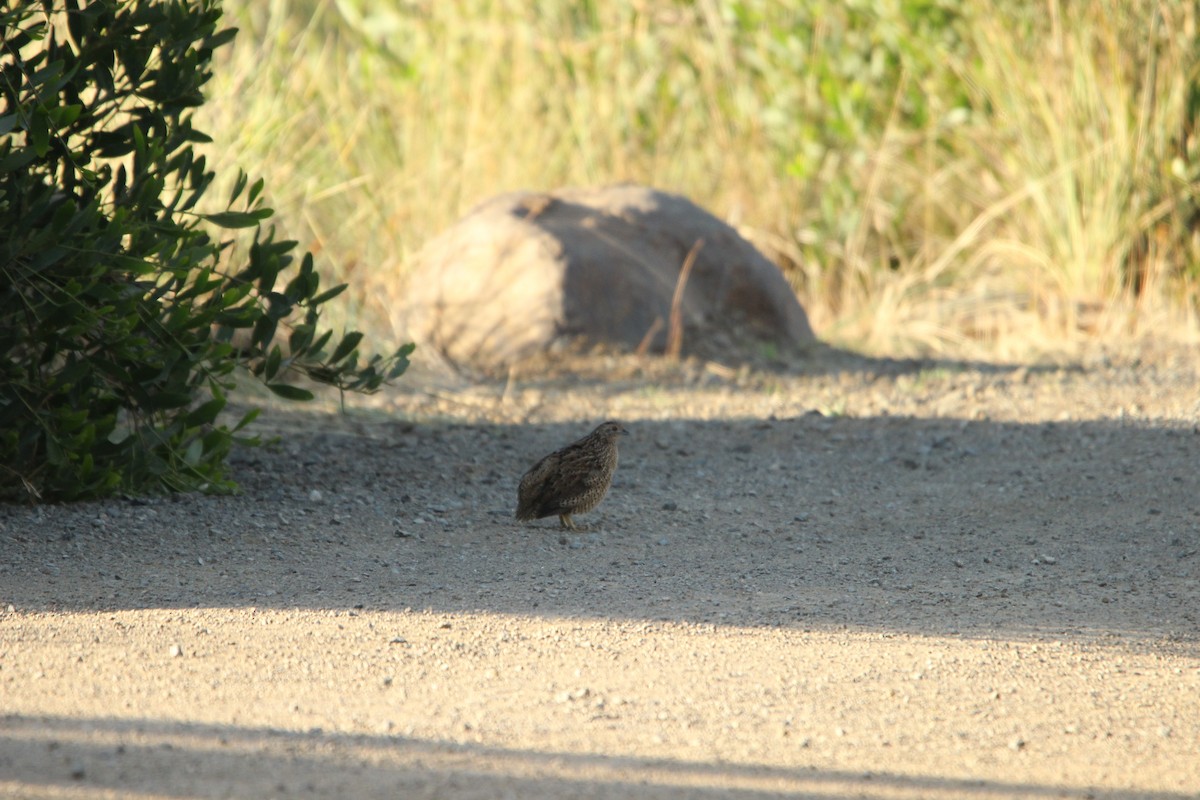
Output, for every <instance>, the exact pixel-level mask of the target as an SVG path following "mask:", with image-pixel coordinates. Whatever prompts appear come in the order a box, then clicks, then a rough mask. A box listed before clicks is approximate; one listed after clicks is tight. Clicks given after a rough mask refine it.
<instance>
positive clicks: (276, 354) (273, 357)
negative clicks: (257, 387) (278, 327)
mask: <svg viewBox="0 0 1200 800" xmlns="http://www.w3.org/2000/svg"><path fill="white" fill-rule="evenodd" d="M282 360H283V351H282V350H280V349H279V345H275V346H274V347H272V348H271V352H270V353H269V354H267V365H266V368H265V370H264V373H263V377H264V378H266V379H267V380H272V379H273V378H274V377H275V376H276V375H277V374H278V373H279V363H280V362H281V361H282Z"/></svg>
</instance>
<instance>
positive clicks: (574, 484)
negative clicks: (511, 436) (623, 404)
mask: <svg viewBox="0 0 1200 800" xmlns="http://www.w3.org/2000/svg"><path fill="white" fill-rule="evenodd" d="M628 435H629V431H627V430H625V429H624V428H623V427H621V425H620V423H617V422H611V421H610V422H605V423H603V424H602V425H600V426H598V427H597V428H596V430H594V431H592V432H591V433H589V434H588V435H587V436H585V437H583V438H582V439H580V440H579V441H577V442H574V443H572V444H569V445H567V446H566V447H564V448H562V449H561V450H555V451H554V452H553V453H551V454H550V455H548V456H546V457H545V458H543V459H542V460H541V461H539V462H537V463H536V464H534V465H533V466H532V467H530V469H529V471H528V472H526V473H525V476H524V477H522V478H521V486H520V488H519V489H518V490H517V519H519V520H522V521H524V520H530V519H541V518H543V517H549V516H551V515H552V514H557V515H558V521H559V523H561V525H562V527H564V528H569V529H571V530H574V529H575V523H574V522H573V521H572V520H571V515H572V514H582V513H584V512H586V511H591V510H592V509H593V508H595V507H596V506H598V505H599V504H600V501H601V500H603V499H604V495H605V493H607V492H608V487H609V486H610V485H611V484H612V478H613V473H614V472H616V469H617V437H618V436H628Z"/></svg>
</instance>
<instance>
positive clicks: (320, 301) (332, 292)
mask: <svg viewBox="0 0 1200 800" xmlns="http://www.w3.org/2000/svg"><path fill="white" fill-rule="evenodd" d="M349 288H350V284H348V283H343V284H340V285H338V286H335V287H333V288H332V289H329V290H328V291H324V292H321V293H320V294H319V295H317V296H316V297H314V298H313V299H312V300H309V301H308V302H309V303H310V304H312V305H314V306H320V305H324V304H325V303H328V302H329V301H330V300H332V299H333V298H335V297H337V296H338V295H339V294H341V293H342V292H344V291H346V290H347V289H349Z"/></svg>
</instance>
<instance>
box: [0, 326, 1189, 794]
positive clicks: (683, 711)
mask: <svg viewBox="0 0 1200 800" xmlns="http://www.w3.org/2000/svg"><path fill="white" fill-rule="evenodd" d="M1198 367H1200V361H1198V360H1197V358H1196V356H1195V354H1193V353H1191V352H1187V351H1182V350H1165V351H1162V352H1156V353H1153V354H1142V355H1141V357H1140V359H1139V358H1138V355H1137V354H1133V353H1127V354H1122V355H1120V356H1115V357H1104V356H1097V357H1095V358H1091V359H1088V360H1085V361H1084V362H1083V363H1081V364H1078V365H1072V366H1069V367H1064V368H1057V367H1044V368H1039V367H1029V366H1019V365H1017V366H1005V365H988V364H961V363H933V362H893V361H872V360H868V359H861V358H856V357H852V356H847V355H845V354H837V353H825V354H820V355H818V356H816V357H814V358H812V359H810V360H808V361H806V362H803V363H798V364H794V365H791V366H790V368H789V369H784V370H772V369H735V368H729V367H726V366H723V365H719V364H712V363H703V362H685V363H684V364H682V365H678V366H670V365H663V364H657V363H653V362H645V361H639V360H637V359H622V358H615V359H614V358H606V357H602V356H600V357H595V358H594V359H592V360H591V361H590V362H589V363H588V365H586V367H585V368H584V369H583V371H582V376H581V377H570V376H566V375H563V374H560V373H558V372H556V371H555V370H553V369H552V368H550V366H549V365H539V366H537V367H536V368H535V367H533V366H529V367H526V368H525V369H524V370H518V371H515V372H514V373H513V374H512V375H511V376H508V377H507V378H506V379H504V380H499V381H482V382H478V383H469V382H467V381H465V380H463V379H458V378H453V377H450V376H447V375H445V374H442V373H429V374H420V373H416V374H414V375H413V376H411V380H409V381H408V382H406V384H405V386H403V387H402V389H403V390H404V391H403V393H397V394H395V395H391V396H387V397H377V398H375V399H373V400H372V401H371V403H370V405H369V406H366V407H363V408H360V409H359V410H356V411H353V412H352V413H351V414H350V415H348V416H331V415H326V414H297V413H294V412H291V413H283V412H278V413H275V414H273V415H272V418H271V423H270V424H272V425H273V426H275V429H276V430H277V431H279V432H280V433H281V434H282V435H283V436H284V438H283V439H282V441H281V442H280V443H279V444H277V445H274V446H271V447H268V448H265V449H261V450H255V451H248V452H243V453H239V454H238V455H237V456H236V459H235V461H236V466H237V473H238V477H239V479H240V481H241V482H242V485H243V489H244V492H243V494H242V495H241V496H238V497H232V498H217V497H203V496H187V497H181V498H176V499H150V500H145V499H137V500H125V501H114V502H108V503H99V504H86V505H76V506H66V507H59V506H49V507H40V508H33V509H27V508H2V509H0V549H2V552H3V556H2V558H0V702H2V703H3V716H2V717H0V794H5V795H6V796H7V795H12V796H28V797H88V798H92V797H108V796H112V797H117V796H121V797H124V796H129V795H131V794H134V795H136V796H139V797H170V798H174V797H227V796H245V797H262V796H280V797H291V796H300V797H398V796H403V797H456V798H457V797H498V796H500V797H503V796H511V797H522V798H524V797H668V798H676V797H678V798H683V797H718V796H719V797H741V798H757V797H769V796H778V795H793V796H805V797H830V798H832V797H868V798H892V797H904V798H907V797H946V798H951V797H954V798H958V797H981V798H982V797H988V798H990V797H1060V796H1065V797H1094V796H1122V797H1124V796H1142V797H1156V798H1184V797H1191V796H1195V795H1196V794H1197V793H1200V756H1198V753H1200V611H1198V609H1200V603H1198V601H1200V582H1198V580H1197V578H1198V575H1200V570H1198V567H1197V564H1198V563H1200V554H1198V552H1200V492H1198V491H1197V490H1198V489H1200V478H1198V477H1197V469H1196V467H1197V464H1198V462H1200V434H1198V433H1197V427H1196V425H1197V422H1198V421H1200V391H1198V389H1200V374H1198ZM607 417H618V418H620V419H622V420H624V421H626V422H627V423H628V424H629V426H630V429H631V431H632V433H633V435H632V436H631V437H629V440H628V442H627V443H626V442H622V466H621V468H620V469H619V471H618V474H617V479H616V481H615V483H614V486H613V490H612V494H611V496H610V497H609V499H608V500H607V501H606V502H605V503H604V504H602V505H601V507H600V508H599V509H598V510H597V511H596V512H593V513H592V514H589V515H586V516H583V517H580V518H579V519H578V520H577V521H579V522H583V523H586V524H587V525H588V529H587V530H584V531H582V532H580V533H577V534H570V535H567V536H563V535H561V534H560V533H559V531H558V530H557V529H556V528H555V525H554V523H552V522H551V521H543V522H541V523H537V524H535V525H532V526H522V525H519V524H517V523H515V522H514V521H513V520H512V519H511V514H512V507H513V505H514V503H515V497H514V493H515V485H516V482H517V480H518V478H519V476H520V474H521V472H522V471H523V470H524V469H525V468H526V467H527V466H529V464H531V463H532V462H533V461H534V460H535V459H536V458H537V457H538V456H540V455H542V454H544V453H545V452H546V451H548V450H550V449H553V448H554V447H557V446H559V445H561V444H563V443H565V442H567V441H569V440H571V439H573V438H577V437H578V436H580V435H582V434H583V433H585V432H587V430H589V429H590V427H591V426H592V425H593V424H594V423H595V422H597V421H599V420H601V419H603V418H607Z"/></svg>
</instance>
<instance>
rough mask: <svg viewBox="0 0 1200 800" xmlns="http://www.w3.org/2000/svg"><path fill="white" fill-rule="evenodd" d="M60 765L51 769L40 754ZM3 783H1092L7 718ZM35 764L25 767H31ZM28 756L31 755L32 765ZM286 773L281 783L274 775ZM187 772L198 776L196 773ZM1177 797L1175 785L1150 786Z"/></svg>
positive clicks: (403, 791) (512, 792) (1061, 789)
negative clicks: (163, 778) (164, 780)
mask: <svg viewBox="0 0 1200 800" xmlns="http://www.w3.org/2000/svg"><path fill="white" fill-rule="evenodd" d="M47 750H50V751H52V752H53V753H54V756H55V757H54V759H53V762H54V763H55V764H56V767H55V768H53V769H47V768H46V767H45V764H46V759H45V752H46V751H47ZM0 754H2V755H0V789H2V788H5V787H6V786H7V788H8V789H13V790H18V789H19V790H21V791H25V792H27V791H29V790H30V789H31V788H32V787H37V790H36V796H38V797H58V796H63V797H65V796H72V797H73V796H77V791H78V788H79V787H81V786H86V787H88V789H89V791H93V792H103V791H117V792H119V791H123V790H126V789H127V788H128V787H129V786H130V785H143V786H146V787H149V786H155V785H156V784H157V781H151V783H148V784H147V783H146V782H145V781H146V779H147V777H149V778H156V777H158V776H172V778H171V781H170V785H171V786H172V787H174V788H173V789H166V788H162V787H159V788H156V789H155V790H154V796H156V797H171V796H177V797H194V796H214V797H215V796H225V795H226V794H234V795H238V796H244V797H277V796H285V795H286V796H293V795H305V794H317V795H319V796H334V795H336V794H338V793H339V792H342V791H346V792H353V794H352V796H354V797H377V796H388V797H405V796H414V795H418V796H422V797H427V796H442V795H446V796H450V795H453V796H455V797H502V796H511V797H581V796H586V797H595V798H604V797H628V796H630V792H631V790H632V791H635V792H636V795H637V796H638V797H652V798H705V797H714V798H715V797H722V798H744V800H752V799H753V798H765V797H778V796H780V794H781V793H786V794H787V796H789V797H808V798H826V797H830V798H832V797H846V796H851V795H852V796H854V797H860V798H868V799H869V798H875V797H878V798H884V797H887V798H906V797H921V798H940V797H945V798H988V797H1031V798H1038V797H1091V796H1093V794H1092V793H1091V791H1090V790H1089V789H1088V788H1087V787H1069V786H1057V785H1056V786H1049V785H1040V784H1029V783H1021V782H1007V781H995V780H975V779H956V778H952V777H941V776H937V775H915V776H914V775H903V774H892V773H888V772H870V773H861V772H856V773H848V772H844V771H837V770H822V769H817V768H807V767H797V768H780V767H770V766H757V765H738V764H729V763H713V762H705V761H681V760H672V759H639V758H631V757H627V756H611V755H596V754H587V753H570V752H546V751H538V750H522V749H510V748H502V747H492V746H486V745H473V744H459V743H449V742H436V741H425V740H420V739H412V738H406V737H403V736H382V735H381V736H364V735H340V734H336V733H327V732H323V731H320V730H313V731H309V732H305V733H294V732H286V731H278V730H271V729H265V728H244V727H234V726H221V725H198V724H191V723H179V722H171V721H164V720H155V719H133V720H123V719H115V718H111V717H103V718H83V719H76V718H49V719H45V718H41V719H34V718H29V717H23V716H11V715H10V716H6V717H3V718H0ZM27 765H29V766H27ZM32 765H36V768H34V767H33V766H32ZM281 775H282V776H285V777H284V778H283V779H280V778H279V776H281ZM188 776H191V777H190V778H189V777H188ZM1138 796H1139V797H1145V798H1150V799H1151V800H1174V798H1183V797H1185V796H1188V795H1184V794H1181V793H1175V792H1165V791H1159V792H1150V793H1141V794H1139V795H1138Z"/></svg>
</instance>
